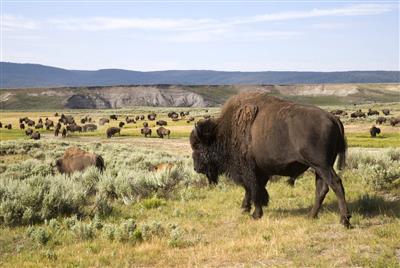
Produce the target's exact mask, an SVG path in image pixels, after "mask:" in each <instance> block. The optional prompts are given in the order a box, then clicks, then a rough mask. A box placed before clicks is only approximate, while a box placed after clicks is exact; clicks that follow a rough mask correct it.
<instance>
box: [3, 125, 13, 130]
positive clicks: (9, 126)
mask: <svg viewBox="0 0 400 268" xmlns="http://www.w3.org/2000/svg"><path fill="white" fill-rule="evenodd" d="M4 128H6V129H8V130H11V129H12V125H11V124H7V125H5V126H4Z"/></svg>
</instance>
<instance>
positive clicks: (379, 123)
mask: <svg viewBox="0 0 400 268" xmlns="http://www.w3.org/2000/svg"><path fill="white" fill-rule="evenodd" d="M375 123H377V124H378V125H382V124H384V123H386V118H385V117H382V116H380V117H378V118H377V119H376V121H375Z"/></svg>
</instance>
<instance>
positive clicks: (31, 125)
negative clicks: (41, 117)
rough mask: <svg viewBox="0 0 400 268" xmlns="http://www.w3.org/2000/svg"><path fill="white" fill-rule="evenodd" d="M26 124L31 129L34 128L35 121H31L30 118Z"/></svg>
mask: <svg viewBox="0 0 400 268" xmlns="http://www.w3.org/2000/svg"><path fill="white" fill-rule="evenodd" d="M25 123H26V124H27V125H28V126H29V127H33V126H34V125H35V121H33V120H31V119H29V118H27V119H26V120H25Z"/></svg>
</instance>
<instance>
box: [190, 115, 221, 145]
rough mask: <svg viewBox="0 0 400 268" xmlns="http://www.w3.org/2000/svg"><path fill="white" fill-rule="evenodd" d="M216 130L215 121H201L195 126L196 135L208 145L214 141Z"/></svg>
mask: <svg viewBox="0 0 400 268" xmlns="http://www.w3.org/2000/svg"><path fill="white" fill-rule="evenodd" d="M216 129H217V122H216V121H215V119H205V120H200V121H199V122H197V123H196V124H195V126H194V131H195V135H196V136H197V138H198V139H199V140H200V141H201V142H204V143H206V144H210V143H211V142H212V141H213V140H214V138H215V133H216Z"/></svg>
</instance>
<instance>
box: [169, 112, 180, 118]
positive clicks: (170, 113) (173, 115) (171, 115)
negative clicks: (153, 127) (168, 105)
mask: <svg viewBox="0 0 400 268" xmlns="http://www.w3.org/2000/svg"><path fill="white" fill-rule="evenodd" d="M168 117H169V118H178V117H179V115H178V114H177V113H176V112H169V113H168Z"/></svg>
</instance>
